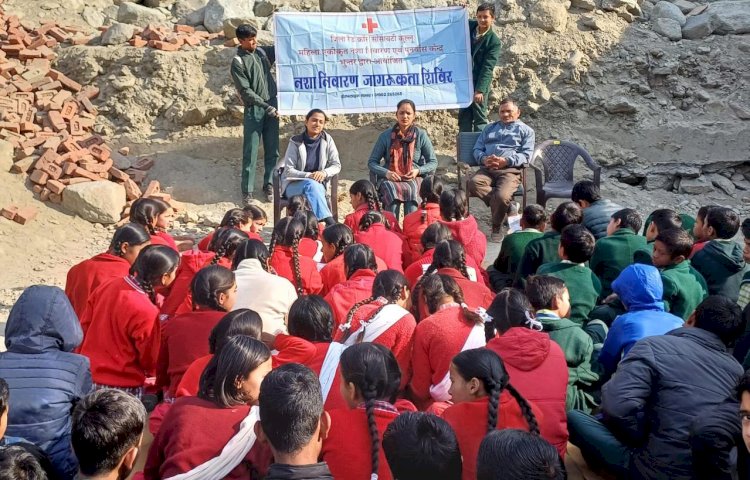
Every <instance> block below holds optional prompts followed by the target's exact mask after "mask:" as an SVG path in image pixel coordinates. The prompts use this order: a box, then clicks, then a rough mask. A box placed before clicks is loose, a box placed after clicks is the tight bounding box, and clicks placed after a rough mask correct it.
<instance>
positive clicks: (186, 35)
mask: <svg viewBox="0 0 750 480" xmlns="http://www.w3.org/2000/svg"><path fill="white" fill-rule="evenodd" d="M102 30H103V32H102V34H103V33H104V31H106V30H107V29H106V27H102ZM223 35H224V34H223V33H208V32H202V31H196V30H195V28H194V27H191V26H189V25H175V26H174V29H173V30H171V29H169V28H168V27H160V26H154V25H149V26H147V27H146V28H145V29H143V30H140V29H136V31H135V33H134V34H133V38H131V39H130V40H129V41H128V43H129V44H130V45H132V46H134V47H146V46H148V47H151V48H155V49H157V50H163V51H165V52H174V51H177V50H179V49H180V48H182V46H183V45H188V46H191V47H195V46H196V45H201V44H205V45H208V43H209V42H210V41H211V40H214V39H216V38H219V37H221V36H223Z"/></svg>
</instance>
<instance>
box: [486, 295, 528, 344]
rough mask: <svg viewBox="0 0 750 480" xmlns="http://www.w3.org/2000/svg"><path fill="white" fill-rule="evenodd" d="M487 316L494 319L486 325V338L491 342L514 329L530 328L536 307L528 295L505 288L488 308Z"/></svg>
mask: <svg viewBox="0 0 750 480" xmlns="http://www.w3.org/2000/svg"><path fill="white" fill-rule="evenodd" d="M487 314H488V315H489V316H491V317H492V323H485V325H484V326H485V333H486V338H487V340H488V341H489V340H490V339H491V338H493V337H494V336H495V331H497V333H499V334H500V335H502V334H504V333H505V332H507V331H508V330H510V329H511V328H513V327H526V328H530V325H529V324H528V323H527V322H528V320H529V318H530V317H531V318H533V316H534V307H532V306H531V302H529V299H528V298H526V294H525V293H523V291H521V290H518V289H517V288H504V289H502V290H501V291H500V292H499V293H498V294H497V295H496V296H495V298H494V299H493V300H492V303H491V304H490V306H489V307H488V308H487Z"/></svg>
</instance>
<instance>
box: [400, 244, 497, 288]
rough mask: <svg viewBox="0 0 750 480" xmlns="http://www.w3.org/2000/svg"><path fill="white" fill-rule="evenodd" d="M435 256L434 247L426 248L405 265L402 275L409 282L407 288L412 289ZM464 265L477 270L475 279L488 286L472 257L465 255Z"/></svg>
mask: <svg viewBox="0 0 750 480" xmlns="http://www.w3.org/2000/svg"><path fill="white" fill-rule="evenodd" d="M434 256H435V249H434V248H431V249H429V250H426V251H425V252H424V253H422V255H421V256H419V257H417V258H416V259H415V260H414V261H413V262H412V263H411V265H409V266H408V267H406V270H404V276H405V277H406V280H407V281H408V282H409V288H410V289H412V290H414V285H416V284H417V282H418V281H419V279H420V278H421V277H422V273H423V272H424V271H425V270H426V269H427V268H428V267H429V266H430V265H432V259H433V257H434ZM466 266H467V267H471V268H473V269H474V270H476V272H477V280H479V281H481V282H482V284H484V286H486V287H489V284H488V283H487V280H486V279H485V278H484V276H483V275H482V274H481V272H482V269H481V268H479V265H477V264H476V262H474V259H473V258H471V257H469V256H467V257H466Z"/></svg>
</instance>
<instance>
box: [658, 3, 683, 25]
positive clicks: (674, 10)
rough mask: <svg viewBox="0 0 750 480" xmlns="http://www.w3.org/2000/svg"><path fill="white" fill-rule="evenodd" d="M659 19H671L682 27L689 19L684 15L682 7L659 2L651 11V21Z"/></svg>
mask: <svg viewBox="0 0 750 480" xmlns="http://www.w3.org/2000/svg"><path fill="white" fill-rule="evenodd" d="M657 18H669V19H671V20H674V21H675V22H677V23H679V24H680V27H682V26H683V25H685V22H686V21H687V19H686V18H685V14H683V13H682V11H681V10H680V7H678V6H677V5H675V4H674V3H670V2H665V1H662V2H659V3H657V4H656V6H655V7H654V9H653V10H651V19H652V20H654V19H657Z"/></svg>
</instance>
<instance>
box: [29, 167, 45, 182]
mask: <svg viewBox="0 0 750 480" xmlns="http://www.w3.org/2000/svg"><path fill="white" fill-rule="evenodd" d="M29 180H31V181H32V182H33V183H36V184H37V185H44V184H46V183H47V180H49V175H47V174H46V173H44V172H43V171H41V170H34V171H33V172H31V175H30V176H29Z"/></svg>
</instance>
